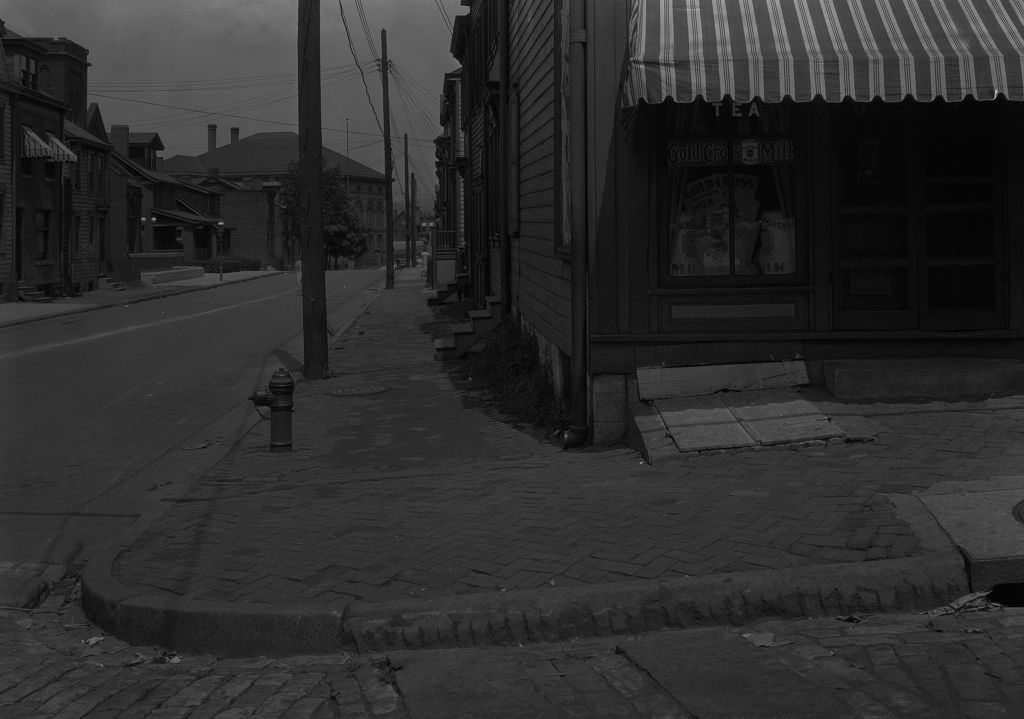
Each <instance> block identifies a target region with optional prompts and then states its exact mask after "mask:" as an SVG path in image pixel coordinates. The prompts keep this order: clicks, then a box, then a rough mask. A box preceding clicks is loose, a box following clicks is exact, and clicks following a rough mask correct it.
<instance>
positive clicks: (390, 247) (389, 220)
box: [380, 30, 395, 290]
mask: <svg viewBox="0 0 1024 719" xmlns="http://www.w3.org/2000/svg"><path fill="white" fill-rule="evenodd" d="M380 46H381V53H380V79H381V84H382V86H383V92H384V102H383V105H384V212H385V213H386V215H387V216H386V217H385V218H384V222H385V229H384V242H385V243H387V247H386V248H385V257H386V262H387V274H386V275H385V281H384V288H385V289H388V290H391V289H394V287H395V242H394V236H395V235H394V232H395V218H394V197H392V195H391V176H392V174H394V173H393V171H392V168H391V99H390V97H389V96H388V72H389V69H390V68H389V66H388V31H387V30H381V31H380Z"/></svg>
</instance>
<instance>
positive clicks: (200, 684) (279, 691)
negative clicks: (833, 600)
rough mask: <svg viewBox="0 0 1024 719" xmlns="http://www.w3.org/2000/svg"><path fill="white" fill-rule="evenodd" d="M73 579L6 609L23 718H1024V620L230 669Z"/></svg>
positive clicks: (860, 624)
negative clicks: (122, 619) (115, 615)
mask: <svg viewBox="0 0 1024 719" xmlns="http://www.w3.org/2000/svg"><path fill="white" fill-rule="evenodd" d="M76 591H77V587H76V585H75V583H73V582H67V583H64V584H63V585H62V586H61V587H59V588H58V591H57V593H56V594H54V595H52V596H51V597H50V598H49V599H48V600H47V601H46V603H44V605H43V606H42V607H41V608H40V609H39V610H38V611H36V612H10V611H6V612H0V644H2V645H3V647H4V649H5V651H4V654H3V657H2V658H0V715H3V716H4V717H7V718H9V719H21V718H24V719H49V718H51V717H52V718H55V719H56V718H59V719H79V718H86V717H88V718H90V719H100V718H102V719H115V718H121V719H130V718H135V717H140V718H141V717H149V718H152V719H178V718H183V717H192V718H195V719H199V718H200V717H202V718H206V717H220V718H221V719H240V718H242V717H265V718H267V719H269V718H271V717H288V718H289V719H303V718H305V717H316V718H324V719H327V718H331V717H337V718H340V717H345V718H346V719H376V718H385V717H386V718H388V719H400V718H406V717H408V718H410V719H441V718H443V719H471V718H475V717H480V718H483V717H496V718H500V719H517V718H520V717H521V718H522V719H540V718H542V717H544V718H546V717H551V718H552V719H554V718H556V717H582V718H588V719H589V718H590V717H599V716H600V717H622V718H623V719H634V718H636V717H662V718H669V717H680V718H688V717H693V718H697V717H699V718H700V719H740V717H743V718H744V719H758V718H763V719H782V718H785V719H793V718H795V717H807V718H808V719H821V717H830V718H834V719H844V718H846V717H873V718H878V719H888V718H890V717H921V718H922V719H924V718H927V719H941V718H947V717H948V718H949V719H953V718H970V719H974V718H977V719H987V718H989V717H1015V716H1021V715H1022V712H1024V610H1021V609H1015V608H1002V609H997V608H992V607H989V609H988V610H986V609H985V606H986V605H984V604H977V605H975V608H976V609H978V611H964V612H961V613H959V614H953V613H945V614H943V613H941V612H940V611H939V610H941V609H942V608H939V607H937V608H936V611H935V612H933V613H932V614H904V615H882V616H865V615H855V616H830V617H823V618H819V619H811V620H803V621H769V622H762V623H759V624H757V625H751V626H744V627H732V628H706V629H694V630H688V631H661V632H655V633H651V634H646V635H642V636H640V637H631V636H623V637H618V638H614V639H602V640H586V641H575V642H564V643H558V644H535V645H529V646H526V647H511V648H508V647H506V648H473V649H454V650H421V651H417V652H409V651H405V652H391V653H374V654H361V655H352V654H344V653H338V654H328V655H318V656H293V657H287V658H274V657H265V656H264V657H253V658H246V659H225V658H222V657H217V656H210V655H193V654H186V653H180V654H179V653H175V652H168V651H166V650H162V649H160V648H157V647H152V646H130V645H127V644H125V643H123V642H121V641H120V640H118V639H117V638H115V637H113V636H110V635H108V634H105V633H104V632H102V631H99V630H97V629H96V628H95V627H93V626H91V625H90V624H89V623H88V622H87V621H86V620H85V618H84V617H83V616H82V615H81V612H80V610H79V609H78V605H77V601H76V597H75V592H76Z"/></svg>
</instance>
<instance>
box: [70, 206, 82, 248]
mask: <svg viewBox="0 0 1024 719" xmlns="http://www.w3.org/2000/svg"><path fill="white" fill-rule="evenodd" d="M81 231H82V218H81V217H80V216H78V215H75V216H74V217H72V218H71V251H72V252H74V253H75V254H76V255H77V254H78V251H79V249H81V242H80V241H79V239H80V233H81Z"/></svg>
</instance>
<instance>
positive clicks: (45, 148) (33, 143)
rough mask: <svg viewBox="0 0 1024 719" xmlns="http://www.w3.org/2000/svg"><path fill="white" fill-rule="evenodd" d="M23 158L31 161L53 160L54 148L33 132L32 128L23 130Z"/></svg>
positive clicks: (23, 128) (23, 127)
mask: <svg viewBox="0 0 1024 719" xmlns="http://www.w3.org/2000/svg"><path fill="white" fill-rule="evenodd" d="M21 156H22V157H26V158H29V159H33V160H36V159H42V160H52V159H53V148H51V147H50V144H49V143H48V142H47V141H46V140H44V139H43V138H41V137H39V135H37V134H36V133H34V132H33V131H32V128H30V127H25V126H22V128H21Z"/></svg>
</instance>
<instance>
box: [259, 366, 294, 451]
mask: <svg viewBox="0 0 1024 719" xmlns="http://www.w3.org/2000/svg"><path fill="white" fill-rule="evenodd" d="M294 392H295V380H293V379H292V376H291V374H289V373H288V370H286V369H285V368H284V367H280V368H278V370H277V371H276V372H274V374H273V376H271V378H270V382H268V383H267V389H265V390H264V389H261V390H257V391H256V392H253V394H252V396H251V397H249V399H250V400H252V403H253V404H254V405H256V406H257V407H270V451H271V452H290V451H291V450H292V408H293V407H294V402H293V401H292V394H293V393H294Z"/></svg>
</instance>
